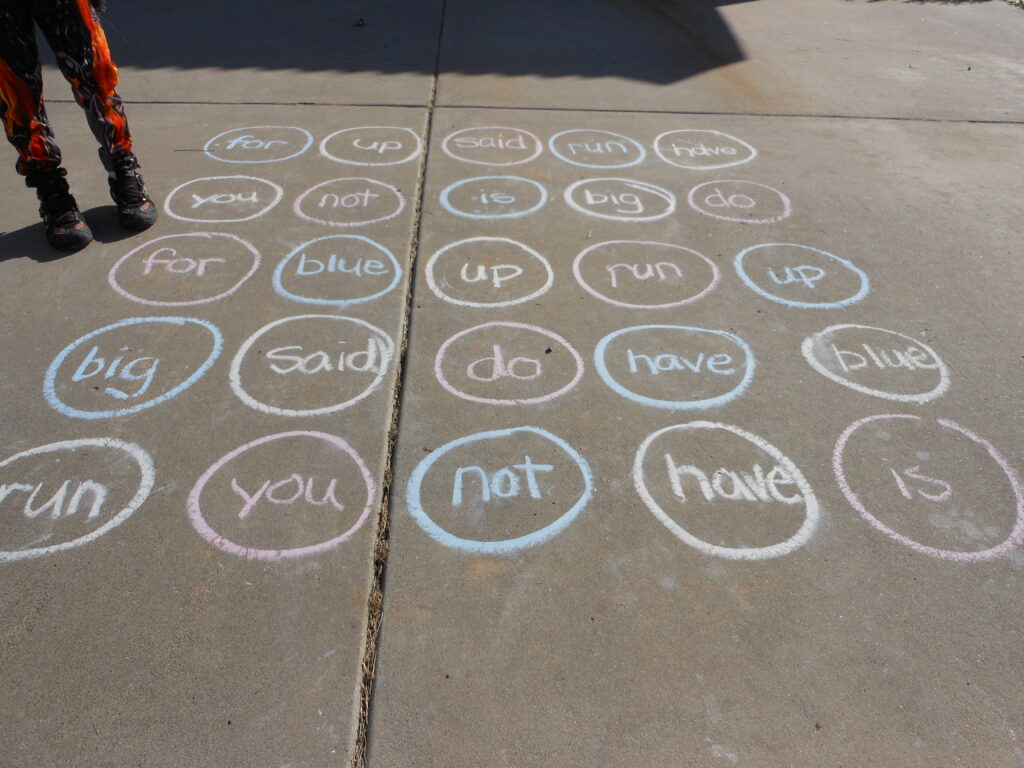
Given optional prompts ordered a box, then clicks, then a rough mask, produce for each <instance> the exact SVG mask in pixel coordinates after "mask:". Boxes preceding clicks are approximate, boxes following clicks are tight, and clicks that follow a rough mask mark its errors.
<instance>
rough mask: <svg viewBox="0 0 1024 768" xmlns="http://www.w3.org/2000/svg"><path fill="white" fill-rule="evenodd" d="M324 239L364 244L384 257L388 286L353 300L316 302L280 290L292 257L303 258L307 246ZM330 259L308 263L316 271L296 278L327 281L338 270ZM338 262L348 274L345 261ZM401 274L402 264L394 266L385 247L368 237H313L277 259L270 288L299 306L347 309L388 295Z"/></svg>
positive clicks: (391, 254)
mask: <svg viewBox="0 0 1024 768" xmlns="http://www.w3.org/2000/svg"><path fill="white" fill-rule="evenodd" d="M326 240H340V241H342V244H343V243H344V242H345V241H348V242H351V241H358V242H360V243H365V244H366V245H369V246H370V247H372V248H374V249H376V250H377V251H379V252H380V253H381V254H383V256H384V257H386V262H387V263H388V264H389V265H390V269H391V271H392V272H393V273H394V277H392V279H391V282H390V283H389V284H388V286H387V287H386V288H383V289H381V290H379V291H377V292H375V293H372V294H370V295H367V296H358V297H356V298H353V299H320V298H315V297H313V296H302V295H299V294H297V293H293V292H291V291H289V290H288V289H287V288H285V287H284V271H285V269H286V268H287V267H288V265H289V264H291V263H293V261H294V259H295V257H296V256H299V255H300V254H302V255H303V258H304V256H305V254H304V252H305V251H306V249H308V248H309V247H310V246H312V245H314V244H315V243H321V242H324V241H326ZM332 259H333V261H331V260H328V263H326V264H325V263H324V259H322V258H317V259H313V260H312V261H314V262H316V265H317V268H318V270H319V271H317V272H315V273H314V272H309V273H308V274H305V275H299V277H313V276H314V275H324V278H325V279H330V278H331V276H332V275H334V274H336V271H337V270H338V267H337V262H338V261H339V260H338V259H337V257H336V255H335V256H332ZM340 262H341V265H342V266H341V268H340V270H341V271H349V272H351V270H345V269H344V265H345V260H344V259H341V260H340ZM402 274H403V272H402V265H401V264H399V263H398V259H396V258H395V255H394V254H393V253H391V251H390V250H388V249H387V248H385V247H384V246H383V245H381V244H380V243H378V242H375V241H374V240H371V239H370V238H368V237H363V236H362V235H326V236H324V237H318V238H315V239H313V240H309V241H307V242H305V243H303V244H302V245H300V246H299V247H298V248H296V249H295V250H293V251H292V252H291V253H289V254H288V255H287V256H285V257H284V258H283V259H281V261H280V262H279V263H278V265H277V269H275V270H274V279H273V285H274V290H275V291H276V292H277V293H278V294H279V295H280V296H283V297H284V298H286V299H291V300H292V301H297V302H300V303H302V304H321V305H327V306H332V307H339V308H341V307H347V306H350V305H352V304H362V303H363V302H367V301H373V300H374V299H378V298H380V297H381V296H384V295H385V294H387V293H390V292H391V291H392V290H394V288H395V286H396V285H398V283H399V282H401V280H402Z"/></svg>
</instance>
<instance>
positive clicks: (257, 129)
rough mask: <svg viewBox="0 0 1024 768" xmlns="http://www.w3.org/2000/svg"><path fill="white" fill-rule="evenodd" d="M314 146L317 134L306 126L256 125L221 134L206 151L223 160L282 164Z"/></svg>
mask: <svg viewBox="0 0 1024 768" xmlns="http://www.w3.org/2000/svg"><path fill="white" fill-rule="evenodd" d="M236 134H237V135H236ZM296 134H297V135H296ZM285 137H288V138H285ZM311 146H313V134H311V133H310V132H309V131H307V130H306V129H305V128H297V127H295V126H292V125H253V126H248V127H246V128H232V129H231V130H228V131H224V132H223V133H218V134H217V135H216V136H214V137H213V138H212V139H210V140H209V141H208V142H206V146H204V147H203V152H205V153H206V156H207V157H209V158H211V159H213V160H219V161H220V162H222V163H239V164H245V163H280V162H281V161H283V160H291V159H292V158H293V157H298V156H299V155H301V154H304V153H305V152H306V150H308V149H309V148H310V147H311ZM295 147H298V149H295ZM231 153H234V156H232V155H231Z"/></svg>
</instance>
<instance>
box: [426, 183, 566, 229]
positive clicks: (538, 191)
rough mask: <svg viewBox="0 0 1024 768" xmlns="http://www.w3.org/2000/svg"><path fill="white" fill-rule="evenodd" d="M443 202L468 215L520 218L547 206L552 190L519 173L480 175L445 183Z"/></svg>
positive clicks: (468, 217)
mask: <svg viewBox="0 0 1024 768" xmlns="http://www.w3.org/2000/svg"><path fill="white" fill-rule="evenodd" d="M440 202H441V207H442V208H444V209H445V210H446V211H448V213H453V214H455V215H456V216H462V217H464V218H467V219H518V218H520V217H522V216H527V215H528V214H531V213H534V212H536V211H539V210H540V209H541V208H543V207H544V206H545V205H546V204H547V202H548V191H547V190H546V189H544V187H543V186H541V185H540V184H539V183H537V182H536V181H531V180H530V179H523V178H520V177H519V176H478V177H476V178H473V179H463V180H462V181H456V182H455V183H454V184H450V185H448V186H447V187H445V188H444V189H443V190H442V191H441V197H440Z"/></svg>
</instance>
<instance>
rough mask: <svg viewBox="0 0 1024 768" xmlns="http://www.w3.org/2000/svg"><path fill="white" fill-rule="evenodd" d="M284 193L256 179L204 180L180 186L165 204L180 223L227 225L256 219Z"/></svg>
mask: <svg viewBox="0 0 1024 768" xmlns="http://www.w3.org/2000/svg"><path fill="white" fill-rule="evenodd" d="M283 196H284V190H283V189H281V187H279V186H278V185H277V184H275V183H274V182H272V181H267V180H266V179H259V178H256V177H255V176H207V177H205V178H201V179H193V180H192V181H186V182H185V183H184V184H180V185H178V186H177V187H175V188H174V189H172V190H171V192H170V194H168V195H167V200H165V201H164V210H166V211H167V214H168V215H169V216H171V218H174V219H178V220H179V221H198V222H206V223H227V222H236V221H250V220H252V219H255V218H258V217H260V216H262V215H263V214H265V213H266V212H267V211H269V210H270V209H271V208H273V207H274V206H275V205H277V204H278V203H279V202H281V198H282V197H283Z"/></svg>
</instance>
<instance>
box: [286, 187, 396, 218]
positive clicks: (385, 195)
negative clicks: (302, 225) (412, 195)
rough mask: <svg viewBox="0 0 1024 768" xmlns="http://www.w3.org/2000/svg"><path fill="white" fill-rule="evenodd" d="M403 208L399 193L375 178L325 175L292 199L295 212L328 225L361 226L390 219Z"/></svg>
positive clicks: (297, 214)
mask: <svg viewBox="0 0 1024 768" xmlns="http://www.w3.org/2000/svg"><path fill="white" fill-rule="evenodd" d="M404 208H405V198H404V197H403V196H402V193H401V192H399V191H398V189H396V188H395V187H393V186H391V185H390V184H385V183H384V182H383V181H375V180H374V179H363V178H344V179H328V180H327V181H322V182H320V183H319V184H317V185H316V186H314V187H310V188H309V189H307V190H306V191H305V192H303V193H302V194H301V195H299V196H298V197H297V198H296V199H295V204H294V205H293V206H292V209H293V210H294V211H295V215H296V216H298V217H299V218H300V219H303V220H305V221H311V222H313V223H315V224H326V225H327V226H328V227H363V226H366V225H367V224H377V223H379V222H381V221H387V220H388V219H393V218H395V216H397V215H398V214H400V213H401V212H402V210H403V209H404Z"/></svg>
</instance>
